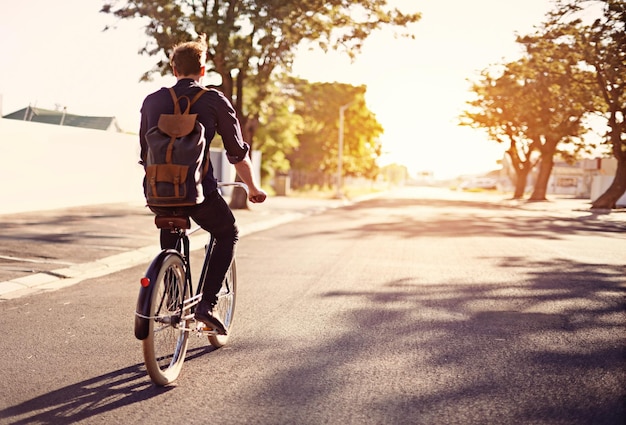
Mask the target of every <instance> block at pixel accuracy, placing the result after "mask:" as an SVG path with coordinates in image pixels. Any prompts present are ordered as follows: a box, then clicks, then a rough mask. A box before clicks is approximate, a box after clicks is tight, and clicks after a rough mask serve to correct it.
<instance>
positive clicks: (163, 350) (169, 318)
mask: <svg viewBox="0 0 626 425" xmlns="http://www.w3.org/2000/svg"><path fill="white" fill-rule="evenodd" d="M150 284H151V285H154V287H153V289H152V298H151V303H150V331H149V334H148V337H147V338H146V339H145V340H143V357H144V362H145V364H146V369H147V370H148V375H150V379H152V382H154V383H155V384H157V385H168V384H171V383H172V382H173V381H174V380H175V379H176V378H178V375H179V374H180V371H181V368H182V367H183V362H184V361H185V354H186V353H187V343H188V338H189V331H188V330H185V329H187V326H186V325H187V323H186V322H185V321H184V320H182V316H183V312H182V305H183V297H184V295H185V266H184V264H183V260H182V259H181V258H180V257H179V256H177V255H170V256H168V257H166V258H165V260H164V261H163V264H162V266H161V269H160V270H159V273H158V275H157V279H156V281H155V282H151V283H150Z"/></svg>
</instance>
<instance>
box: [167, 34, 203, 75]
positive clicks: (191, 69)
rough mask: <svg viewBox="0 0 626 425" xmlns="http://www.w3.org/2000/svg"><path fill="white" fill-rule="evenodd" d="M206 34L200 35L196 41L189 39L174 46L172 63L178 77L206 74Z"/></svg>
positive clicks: (171, 57)
mask: <svg viewBox="0 0 626 425" xmlns="http://www.w3.org/2000/svg"><path fill="white" fill-rule="evenodd" d="M206 51H207V44H206V36H205V35H204V34H202V35H200V37H199V38H198V40H196V41H188V42H185V43H180V44H177V45H175V46H174V49H173V50H172V54H171V55H170V65H171V66H172V69H173V70H174V75H175V76H176V77H178V78H181V77H193V76H202V75H204V63H205V62H206Z"/></svg>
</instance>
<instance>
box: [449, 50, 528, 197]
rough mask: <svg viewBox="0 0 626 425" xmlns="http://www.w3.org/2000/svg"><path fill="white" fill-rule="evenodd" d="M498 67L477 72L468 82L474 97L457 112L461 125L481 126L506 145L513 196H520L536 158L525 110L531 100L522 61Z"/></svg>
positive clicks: (489, 134) (495, 139) (522, 193)
mask: <svg viewBox="0 0 626 425" xmlns="http://www.w3.org/2000/svg"><path fill="white" fill-rule="evenodd" d="M498 68H499V69H486V70H483V71H482V72H481V76H480V79H479V81H477V82H474V83H473V84H472V88H471V90H472V92H473V93H474V94H475V95H476V97H475V98H474V99H473V100H471V101H468V102H467V103H468V106H469V107H470V108H469V109H468V110H467V111H465V112H463V114H462V115H461V125H466V126H470V127H472V128H477V129H484V130H485V131H486V132H487V135H488V137H489V138H490V139H492V140H494V141H496V142H498V143H502V144H504V145H508V148H507V149H506V151H505V152H506V154H507V156H508V157H509V159H510V161H511V165H512V167H513V170H514V172H515V176H514V184H515V190H514V193H513V198H514V199H521V198H522V197H523V196H524V192H525V189H526V183H527V180H528V175H529V173H530V171H531V170H532V169H533V167H534V166H535V165H536V164H537V160H536V159H535V156H534V155H533V152H534V151H535V150H536V149H537V147H538V146H537V144H536V143H535V142H534V141H533V140H532V139H530V138H529V136H528V122H527V117H526V111H527V110H528V108H529V107H530V103H532V101H531V98H532V92H529V91H528V90H526V87H525V86H526V84H527V81H526V80H525V78H524V70H525V68H524V64H523V62H519V63H516V62H511V63H509V64H507V65H505V66H504V69H501V68H502V67H498Z"/></svg>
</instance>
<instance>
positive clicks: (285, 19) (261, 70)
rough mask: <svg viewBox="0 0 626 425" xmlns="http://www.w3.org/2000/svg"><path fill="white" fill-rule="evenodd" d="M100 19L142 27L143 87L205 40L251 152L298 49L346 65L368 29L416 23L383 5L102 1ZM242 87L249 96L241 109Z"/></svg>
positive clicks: (320, 0)
mask: <svg viewBox="0 0 626 425" xmlns="http://www.w3.org/2000/svg"><path fill="white" fill-rule="evenodd" d="M102 12H104V13H110V14H113V15H115V16H117V17H119V18H120V19H133V18H144V19H145V20H146V26H145V30H146V34H147V35H148V37H149V41H148V42H147V43H146V45H145V47H144V48H143V49H142V51H141V53H143V54H147V55H151V56H157V57H158V59H157V62H156V64H155V67H154V68H153V69H151V70H149V71H147V72H146V73H145V74H144V76H143V78H144V79H147V78H149V76H150V75H151V74H152V73H155V72H160V73H161V74H166V73H168V72H170V70H169V66H168V60H167V57H168V53H169V51H170V49H171V48H172V46H173V45H174V44H176V43H178V42H180V41H187V40H189V39H193V38H194V37H196V36H197V35H198V34H201V33H205V34H207V37H208V42H209V45H210V50H209V58H208V61H209V62H210V63H211V68H210V69H209V71H210V72H215V73H217V74H218V75H219V76H220V77H221V80H222V83H221V86H220V88H221V90H222V91H223V92H224V94H225V95H226V96H227V97H228V98H229V99H230V100H231V102H232V103H233V105H234V106H235V110H236V111H237V114H238V116H239V119H240V120H241V124H242V127H243V130H244V138H245V139H246V141H247V142H248V143H250V144H251V146H253V142H254V134H255V131H256V129H257V128H258V115H257V113H258V110H255V108H260V107H261V105H263V103H264V102H265V100H266V97H267V95H268V91H269V88H270V81H271V78H272V76H273V75H274V74H275V72H276V71H281V72H284V71H289V70H290V68H291V64H292V61H293V58H294V52H295V51H296V48H297V47H298V46H299V45H300V44H301V43H303V42H305V41H310V42H313V43H317V45H319V46H320V47H321V48H322V49H324V50H328V49H336V50H339V51H343V52H345V53H347V54H348V55H350V56H351V57H354V56H355V55H356V54H358V53H359V51H360V49H361V46H362V44H363V42H364V40H365V39H367V37H368V36H369V35H370V34H371V33H372V32H373V31H375V30H376V29H379V28H382V27H386V26H389V27H394V28H405V27H406V26H407V25H408V24H410V23H413V22H417V21H418V20H419V19H420V14H419V13H403V12H401V11H400V10H398V9H397V8H394V9H392V8H390V7H389V6H388V5H387V0H356V1H352V0H302V1H297V2H296V1H284V0H246V1H243V0H202V1H200V0H108V1H104V5H103V7H102ZM401 35H409V34H408V33H407V32H402V33H401ZM411 37H412V35H411ZM246 87H255V88H256V90H255V91H254V93H253V97H252V98H251V99H250V100H249V101H246V99H245V96H244V95H245V93H244V88H246ZM245 105H248V106H249V107H250V108H251V109H250V110H244V106H245ZM233 201H234V200H233ZM244 203H245V198H244ZM234 207H240V206H237V205H235V206H234Z"/></svg>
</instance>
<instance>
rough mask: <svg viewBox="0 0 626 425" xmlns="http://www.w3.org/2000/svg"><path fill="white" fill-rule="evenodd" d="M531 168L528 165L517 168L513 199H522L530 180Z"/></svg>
mask: <svg viewBox="0 0 626 425" xmlns="http://www.w3.org/2000/svg"><path fill="white" fill-rule="evenodd" d="M529 171H530V169H527V168H526V167H524V168H522V169H517V170H515V178H516V180H515V192H514V193H513V199H522V198H523V197H524V192H525V191H526V182H527V181H528V173H529Z"/></svg>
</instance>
